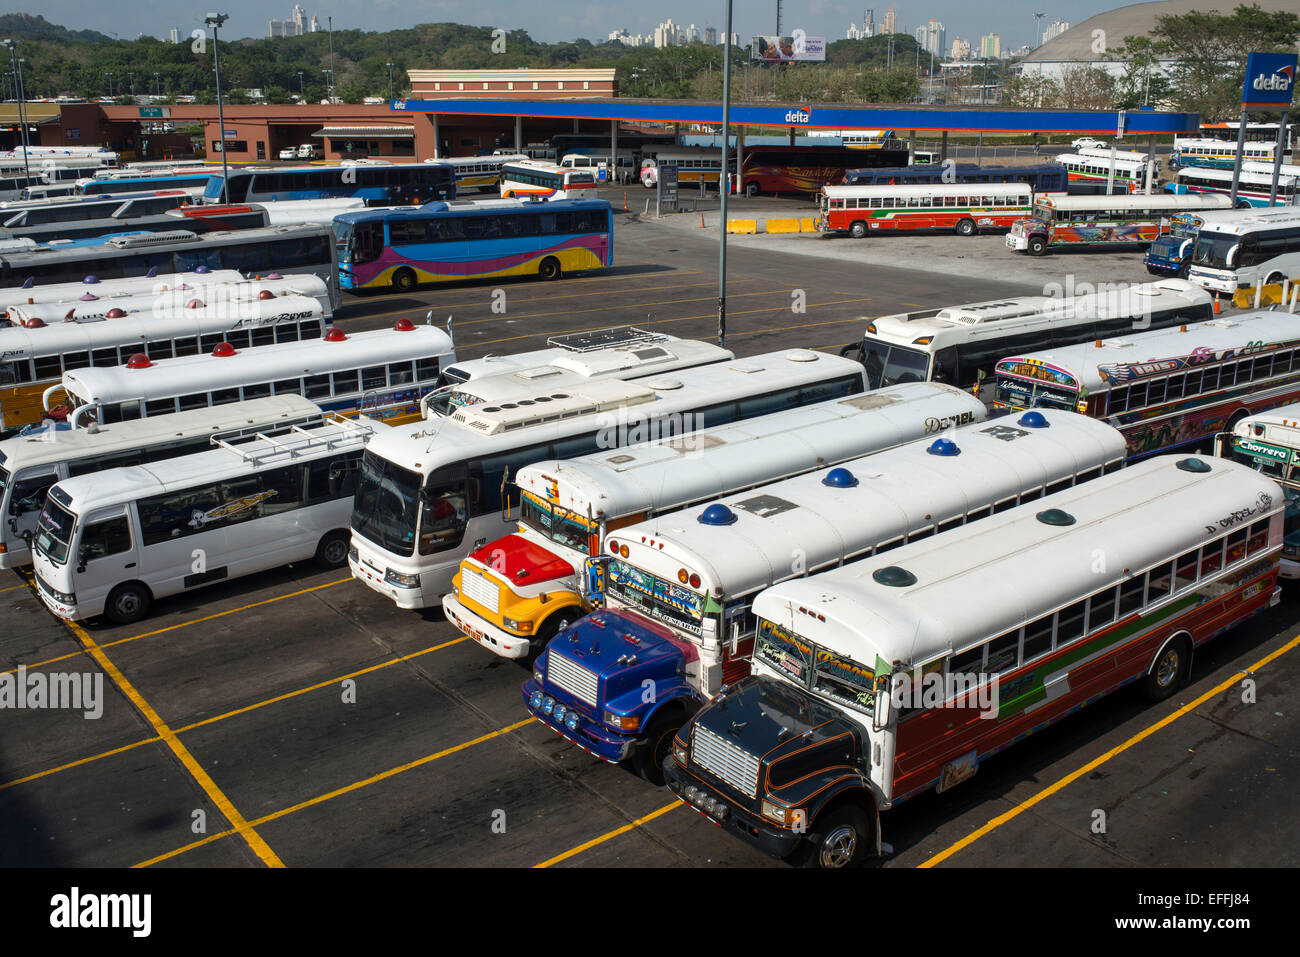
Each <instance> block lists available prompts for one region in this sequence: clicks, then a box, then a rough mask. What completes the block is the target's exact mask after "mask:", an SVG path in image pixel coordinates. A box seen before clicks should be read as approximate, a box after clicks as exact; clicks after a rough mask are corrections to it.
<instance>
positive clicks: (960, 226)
mask: <svg viewBox="0 0 1300 957" xmlns="http://www.w3.org/2000/svg"><path fill="white" fill-rule="evenodd" d="M955 228H956V231H957V235H958V236H974V235H975V220H973V219H959V220H957V226H956V227H955Z"/></svg>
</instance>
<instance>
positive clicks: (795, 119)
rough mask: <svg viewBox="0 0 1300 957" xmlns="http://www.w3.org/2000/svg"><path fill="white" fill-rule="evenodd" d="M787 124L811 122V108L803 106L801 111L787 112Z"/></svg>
mask: <svg viewBox="0 0 1300 957" xmlns="http://www.w3.org/2000/svg"><path fill="white" fill-rule="evenodd" d="M785 121H786V122H787V123H810V122H812V107H811V106H805V107H803V108H802V109H794V110H789V111H788V112H787V113H786V114H785Z"/></svg>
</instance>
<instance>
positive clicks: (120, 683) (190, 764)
mask: <svg viewBox="0 0 1300 957" xmlns="http://www.w3.org/2000/svg"><path fill="white" fill-rule="evenodd" d="M66 624H67V626H68V628H70V629H71V630H72V633H73V634H74V635H76V636H77V639H78V640H79V641H80V642H81V643H82V645H83V646H84V647H85V649H86V651H87V652H88V653H89V654H90V656H91V657H92V658H94V659H95V661H96V662H97V663H98V664H99V667H100V668H102V669H103V670H104V673H105V674H107V675H108V677H109V679H110V680H111V681H112V682H113V683H114V684H115V685H117V687H118V690H120V691H121V692H122V694H124V695H126V697H127V698H128V699H129V700H130V702H131V703H132V704H133V705H135V707H136V710H138V711H139V712H140V714H141V715H142V716H143V717H144V719H145V720H146V721H148V722H149V725H150V727H152V728H153V729H154V731H155V732H157V734H158V737H160V738H161V739H162V740H163V742H164V743H165V744H166V745H167V747H168V748H170V749H171V752H172V753H173V754H174V755H176V757H177V759H178V760H179V761H180V762H181V764H182V765H184V767H185V770H187V771H189V773H190V776H191V777H192V778H194V781H195V783H197V784H198V786H199V787H201V788H202V789H203V792H204V793H205V794H207V796H208V799H209V800H210V801H212V803H213V804H215V805H216V806H217V809H218V810H220V811H221V813H222V814H223V815H225V818H226V820H228V821H229V822H230V824H231V826H232V828H233V829H234V830H235V831H237V832H238V833H239V836H240V837H242V838H243V839H244V841H245V842H246V843H247V844H248V846H249V848H250V849H251V850H252V851H253V853H254V854H256V855H257V856H258V858H260V859H261V861H262V863H264V864H265V865H266V866H267V867H283V866H284V864H283V862H282V861H281V860H280V858H279V857H277V856H276V854H275V851H273V850H271V848H270V845H268V844H267V843H266V842H265V841H264V840H262V836H261V835H260V834H258V833H257V831H255V830H254V829H253V827H252V826H250V825H249V823H248V822H247V821H246V820H244V817H243V815H242V814H240V813H239V811H238V810H237V809H236V808H235V806H234V805H233V804H232V803H230V799H229V798H227V797H226V795H225V793H224V792H223V791H222V790H221V789H220V788H219V787H217V785H216V782H215V781H213V780H212V778H211V777H210V776H209V775H208V772H207V771H205V770H204V769H203V766H202V765H201V764H199V762H198V761H197V760H195V758H194V755H192V754H190V752H189V749H188V748H186V747H185V745H183V744H181V742H180V739H179V738H177V737H176V733H175V732H174V731H172V730H171V729H170V728H168V727H167V725H166V724H165V723H164V722H163V719H162V718H161V717H159V715H158V713H157V712H156V711H154V709H153V708H152V707H150V705H149V702H147V701H145V700H144V698H143V697H142V696H141V694H140V692H138V691H136V690H135V686H134V685H132V684H131V682H129V681H127V680H126V676H125V675H124V674H122V672H120V671H118V669H117V666H116V665H114V664H113V662H111V661H110V660H109V659H108V655H106V654H104V651H103V649H102V648H100V647H99V645H97V644H95V639H93V638H91V637H90V635H89V634H87V633H86V629H84V628H82V627H81V626H80V625H78V624H77V623H76V622H75V621H69V622H67V623H66Z"/></svg>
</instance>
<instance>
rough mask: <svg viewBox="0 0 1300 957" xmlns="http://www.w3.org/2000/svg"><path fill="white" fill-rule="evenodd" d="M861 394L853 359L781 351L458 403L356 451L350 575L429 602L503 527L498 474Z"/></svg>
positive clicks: (502, 479)
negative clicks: (360, 455)
mask: <svg viewBox="0 0 1300 957" xmlns="http://www.w3.org/2000/svg"><path fill="white" fill-rule="evenodd" d="M494 378H496V377H494ZM485 381H486V380H485ZM862 389H863V375H862V366H861V365H860V364H859V363H857V362H854V361H851V360H848V359H844V358H841V357H839V356H833V355H827V354H825V353H817V352H809V351H806V350H795V351H789V350H785V351H782V352H776V353H768V354H766V355H759V356H751V357H748V358H745V359H739V360H734V361H729V362H722V363H714V364H711V365H704V366H699V367H696V368H690V369H681V370H678V371H676V372H673V373H672V374H671V375H663V376H654V377H650V378H648V379H641V380H637V381H621V380H611V379H607V380H603V381H596V382H587V383H582V384H577V385H568V384H566V385H565V386H564V387H562V388H558V389H556V388H552V387H551V386H550V385H548V384H547V383H546V381H545V380H543V381H542V382H539V383H538V384H537V385H536V386H535V388H534V391H533V393H532V397H531V398H528V397H522V396H521V397H515V398H512V400H511V401H508V402H500V403H496V402H479V403H477V404H464V405H460V406H459V407H457V408H456V409H455V410H454V411H453V412H452V414H451V415H448V416H440V417H437V418H436V419H432V420H429V421H426V422H423V423H420V424H418V425H407V426H402V427H400V428H396V429H394V430H393V431H392V432H390V433H387V434H386V435H383V436H380V437H378V438H377V439H376V440H375V441H374V442H373V443H372V444H371V446H370V447H369V448H367V450H366V456H365V460H364V463H363V466H362V474H361V484H360V486H359V487H358V489H357V503H356V511H355V512H354V513H353V516H352V532H353V534H352V554H351V556H350V558H349V565H350V567H351V569H352V574H353V576H354V577H355V578H358V579H360V580H361V581H362V582H364V583H365V584H366V585H368V586H369V587H371V588H373V589H374V590H375V591H378V592H379V593H380V594H382V595H386V596H387V597H389V598H391V599H392V600H393V601H394V602H396V604H397V605H398V606H399V607H401V608H424V607H428V606H431V605H438V604H440V603H441V601H442V596H443V595H445V594H447V592H449V591H450V590H451V579H452V576H453V575H454V574H455V572H456V569H457V568H458V567H459V565H460V562H461V560H462V559H463V558H464V557H465V556H466V555H467V554H469V553H470V552H474V551H477V550H478V549H480V548H482V547H483V546H484V545H486V544H487V543H488V542H490V541H493V540H495V539H497V538H500V537H501V536H502V535H503V534H505V532H506V531H507V530H508V528H509V527H510V525H512V524H513V519H511V518H510V517H509V516H508V515H507V514H503V512H502V507H501V506H502V498H503V493H504V490H505V487H506V481H507V479H508V477H509V476H512V475H514V474H515V473H517V472H518V471H519V469H521V468H522V467H523V466H525V465H530V464H532V463H533V462H540V461H544V460H547V459H569V458H576V457H578V456H581V455H590V454H592V453H594V452H597V451H600V450H601V449H610V448H618V447H622V446H625V445H635V444H638V443H641V442H645V441H649V440H652V439H656V438H670V437H672V436H674V435H681V434H683V433H686V432H694V431H697V430H699V429H702V428H708V427H710V426H714V425H722V424H725V423H728V422H735V421H738V420H743V419H749V418H753V417H755V416H759V415H765V414H768V413H771V412H776V411H778V410H780V409H791V408H796V407H798V406H803V405H810V404H812V403H814V402H824V401H826V400H828V399H833V398H835V397H837V396H846V395H852V394H856V393H858V392H861V391H862Z"/></svg>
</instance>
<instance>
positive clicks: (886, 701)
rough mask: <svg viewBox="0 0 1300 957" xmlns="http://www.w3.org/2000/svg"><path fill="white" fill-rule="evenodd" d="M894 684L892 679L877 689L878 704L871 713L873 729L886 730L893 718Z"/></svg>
mask: <svg viewBox="0 0 1300 957" xmlns="http://www.w3.org/2000/svg"><path fill="white" fill-rule="evenodd" d="M892 685H893V682H892V681H887V682H885V683H884V686H883V687H880V688H877V689H876V706H875V710H874V711H873V713H872V715H871V728H872V730H873V731H884V730H885V729H886V728H888V727H889V722H890V720H891V719H892V718H893V712H894V696H893V693H892Z"/></svg>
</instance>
